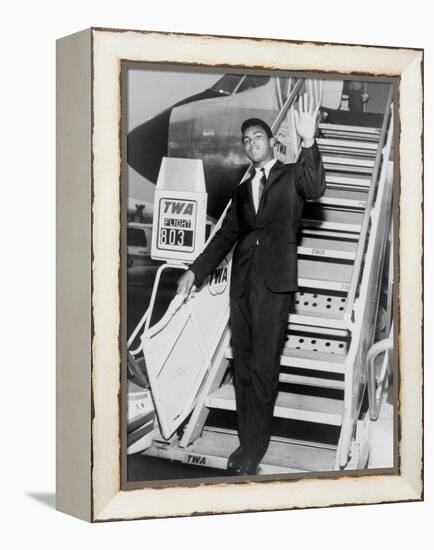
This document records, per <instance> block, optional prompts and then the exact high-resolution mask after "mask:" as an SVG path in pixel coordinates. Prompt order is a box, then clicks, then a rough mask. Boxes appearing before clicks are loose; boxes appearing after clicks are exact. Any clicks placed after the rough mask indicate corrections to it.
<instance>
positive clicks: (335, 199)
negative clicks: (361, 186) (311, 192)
mask: <svg viewBox="0 0 434 550" xmlns="http://www.w3.org/2000/svg"><path fill="white" fill-rule="evenodd" d="M367 197H368V194H367V191H358V190H357V189H351V188H350V189H348V188H344V189H342V188H338V189H336V188H333V187H328V188H327V189H326V192H325V193H324V195H323V196H322V197H320V198H319V199H313V200H311V201H308V202H311V203H317V204H323V205H329V206H340V207H343V208H365V207H366V200H367Z"/></svg>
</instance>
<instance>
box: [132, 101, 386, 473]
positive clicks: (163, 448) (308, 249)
mask: <svg viewBox="0 0 434 550" xmlns="http://www.w3.org/2000/svg"><path fill="white" fill-rule="evenodd" d="M391 94H392V92H390V95H389V99H388V104H387V109H386V112H385V115H384V118H383V124H382V126H381V128H372V127H369V126H351V125H348V124H346V125H339V124H330V123H322V124H320V125H319V130H320V135H319V137H318V140H317V141H318V145H319V147H320V150H321V152H322V158H323V163H324V166H325V170H326V180H327V191H326V193H325V194H324V196H323V197H321V198H319V199H317V200H313V201H309V202H308V203H306V207H305V211H304V216H303V221H302V230H301V240H300V243H299V247H298V274H299V291H298V292H297V293H296V294H295V299H294V306H293V311H292V312H291V314H290V316H289V319H288V329H287V338H286V342H285V345H284V348H283V350H282V355H281V371H280V376H279V392H278V396H277V400H276V405H275V409H274V417H275V419H274V424H273V436H272V439H271V442H270V446H269V448H268V451H267V453H266V455H265V457H264V459H263V461H262V463H261V468H260V473H261V474H267V473H292V472H321V471H330V470H339V469H357V468H363V467H365V465H366V462H367V458H368V453H369V445H368V428H369V426H368V424H369V422H368V421H367V415H363V414H362V412H363V411H362V402H363V398H364V394H365V388H366V384H367V361H366V357H367V354H368V351H369V349H370V347H371V346H372V344H373V343H374V338H375V326H376V320H377V312H378V308H379V294H380V286H381V284H380V283H381V279H382V276H383V264H384V257H385V247H386V243H387V238H388V235H389V231H390V224H391V206H392V183H393V174H392V162H391V158H392V157H391V156H392V139H393V129H392V124H393V117H392V104H391V97H392V96H391ZM225 265H226V267H227V269H228V270H230V257H229V258H228V259H227V264H225ZM163 268H164V266H163ZM184 268H185V267H184ZM385 269H387V266H386V268H385ZM220 273H221V272H220ZM228 277H229V272H226V278H228ZM157 279H158V277H157ZM228 286H229V285H228ZM205 287H206V285H205ZM157 288H158V280H157V281H156V284H155V286H154V293H153V297H152V299H151V306H150V310H152V306H153V301H154V300H155V295H156V292H157ZM215 298H216V296H215V295H214V296H213V299H215ZM217 299H218V300H220V302H219V304H218V307H217V308H216V310H215V311H213V313H212V314H211V313H210V312H209V311H208V309H207V303H208V302H209V301H210V293H209V292H208V291H207V289H206V288H202V289H200V290H199V291H198V292H197V293H196V296H195V297H194V298H193V299H190V300H188V301H187V302H186V303H182V302H181V300H180V297H177V298H175V299H174V301H173V302H172V304H171V306H170V307H169V310H168V311H167V313H166V314H165V315H164V317H163V318H162V319H161V320H160V321H159V322H158V323H157V324H156V325H154V326H152V327H151V326H150V314H148V315H147V317H146V319H145V321H146V326H145V330H144V332H143V334H142V338H141V342H142V347H141V349H142V350H143V352H144V356H145V360H146V365H147V371H148V372H147V374H148V377H149V380H150V385H151V389H152V396H153V400H154V404H155V408H156V411H157V416H158V427H157V429H156V431H155V433H154V437H153V442H152V445H151V446H150V447H149V448H148V449H147V450H146V451H145V452H144V454H147V455H151V456H157V457H164V458H168V459H171V460H179V461H182V462H187V463H192V464H197V465H203V466H208V467H212V468H222V469H224V468H226V464H227V458H228V456H229V455H230V453H231V452H232V451H233V450H234V449H235V448H236V447H237V446H238V438H237V435H236V420H235V413H234V411H235V395H234V388H233V385H232V383H231V369H230V364H231V360H232V349H231V346H230V327H229V322H228V321H229V309H228V304H229V299H228V289H225V291H224V292H222V294H221V295H219V296H217ZM210 317H212V319H210ZM210 326H212V327H213V328H212V329H210ZM205 327H207V328H206V330H205ZM135 332H136V335H137V334H138V333H139V331H138V329H136V331H135ZM133 336H134V335H133ZM130 340H131V341H132V339H130ZM172 358H173V361H174V362H175V363H176V365H175V366H173V368H172V370H171V373H169V372H167V371H166V365H167V364H168V363H170V362H171V361H172ZM175 358H177V359H176V360H175ZM193 363H197V367H194V368H193V367H192V366H191V365H192V364H193ZM185 377H186V379H185ZM181 380H183V381H182V382H181ZM219 422H220V425H219Z"/></svg>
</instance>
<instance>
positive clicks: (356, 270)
mask: <svg viewBox="0 0 434 550" xmlns="http://www.w3.org/2000/svg"><path fill="white" fill-rule="evenodd" d="M392 98H393V86H391V87H390V90H389V95H388V97H387V102H386V110H385V113H384V118H383V124H382V126H381V133H380V139H379V142H378V149H377V154H376V156H375V163H374V170H373V172H372V178H371V185H370V187H369V192H368V198H367V200H366V207H365V214H364V217H363V222H362V227H361V230H360V237H359V242H358V244H357V249H356V257H355V260H354V266H353V272H352V276H351V283H350V288H349V289H348V294H347V301H346V305H345V311H344V321H345V324H346V326H347V327H348V329H351V327H352V325H353V307H354V301H355V298H356V292H357V289H358V286H359V282H360V276H361V272H362V269H361V268H362V262H363V257H364V254H365V248H366V237H367V235H368V229H369V223H370V218H371V208H372V205H373V202H374V196H375V192H376V189H377V184H378V180H379V176H380V166H381V163H382V155H383V147H384V145H385V140H386V134H387V128H388V125H389V121H390V117H391V114H392V109H391V107H392Z"/></svg>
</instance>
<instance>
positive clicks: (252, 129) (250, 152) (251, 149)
mask: <svg viewBox="0 0 434 550" xmlns="http://www.w3.org/2000/svg"><path fill="white" fill-rule="evenodd" d="M242 141H243V147H244V151H245V153H246V155H247V156H248V157H249V159H250V160H251V161H252V162H253V164H254V165H255V166H257V167H259V168H261V167H262V166H265V165H266V164H267V162H268V161H270V160H271V159H272V158H273V157H274V154H273V141H274V140H273V138H269V137H268V136H267V132H266V131H265V130H264V128H262V126H249V128H246V130H245V131H244V133H243V137H242Z"/></svg>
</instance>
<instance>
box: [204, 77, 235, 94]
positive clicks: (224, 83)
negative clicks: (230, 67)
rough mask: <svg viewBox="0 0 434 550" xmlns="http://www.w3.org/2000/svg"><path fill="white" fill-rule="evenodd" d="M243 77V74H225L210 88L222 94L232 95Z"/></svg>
mask: <svg viewBox="0 0 434 550" xmlns="http://www.w3.org/2000/svg"><path fill="white" fill-rule="evenodd" d="M242 78H243V75H241V74H225V76H224V77H223V78H220V80H217V82H216V83H215V84H214V85H213V86H211V88H210V89H211V90H214V91H215V92H219V93H221V94H227V95H230V94H231V93H232V92H233V91H234V90H235V88H236V87H237V85H238V83H239V81H240V80H241V79H242Z"/></svg>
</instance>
